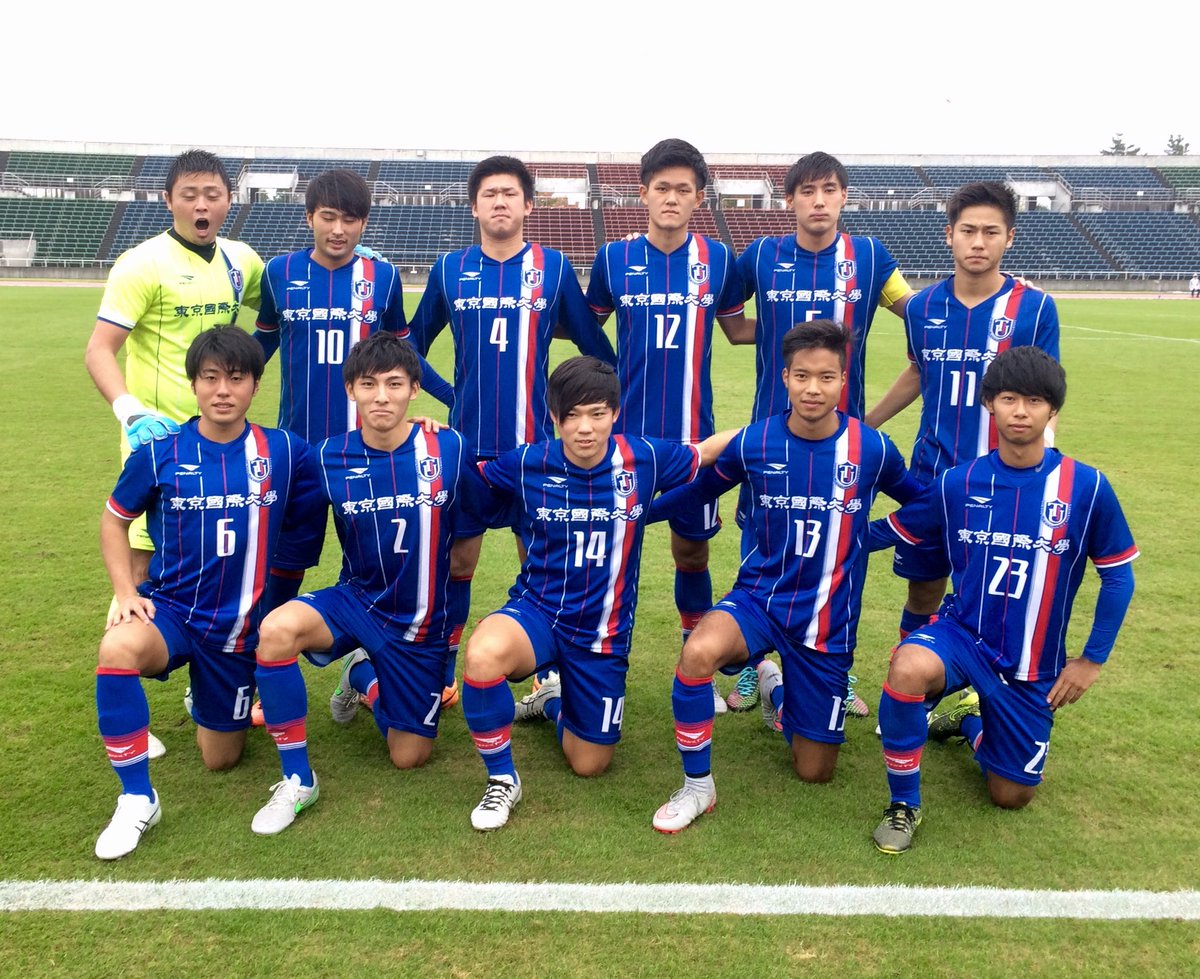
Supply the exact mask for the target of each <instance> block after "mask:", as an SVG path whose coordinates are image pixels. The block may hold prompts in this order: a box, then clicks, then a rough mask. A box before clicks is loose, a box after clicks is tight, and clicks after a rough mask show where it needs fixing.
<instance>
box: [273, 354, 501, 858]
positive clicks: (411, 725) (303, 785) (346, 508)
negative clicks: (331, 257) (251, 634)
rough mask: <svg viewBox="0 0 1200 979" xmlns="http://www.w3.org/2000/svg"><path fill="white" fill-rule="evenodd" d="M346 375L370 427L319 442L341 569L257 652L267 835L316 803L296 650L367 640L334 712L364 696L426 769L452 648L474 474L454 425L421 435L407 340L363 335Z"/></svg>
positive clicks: (285, 616)
mask: <svg viewBox="0 0 1200 979" xmlns="http://www.w3.org/2000/svg"><path fill="white" fill-rule="evenodd" d="M343 376H344V384H345V388H346V391H347V394H348V396H349V397H350V398H352V399H353V400H354V402H355V404H356V406H357V409H358V413H359V416H360V417H361V419H362V428H361V429H355V430H351V431H349V432H347V433H346V434H344V435H338V436H335V437H333V438H330V439H326V440H325V441H324V442H322V443H321V444H320V446H319V447H318V449H317V467H318V470H319V474H320V483H321V495H322V497H323V499H324V501H327V502H328V504H329V505H331V506H332V508H333V518H334V525H335V526H336V527H337V533H338V540H339V541H340V542H341V545H342V554H343V559H342V572H341V575H340V576H339V578H338V583H337V584H336V585H335V586H333V587H332V588H325V589H322V590H321V591H317V592H313V593H310V594H306V595H302V596H300V598H298V599H296V600H294V601H290V602H287V603H286V604H284V605H282V606H280V607H279V608H278V609H276V610H275V611H274V612H272V613H271V614H270V615H269V616H267V618H266V619H265V620H264V621H263V627H262V641H261V642H260V644H259V648H258V671H257V673H256V676H257V678H258V684H259V689H260V690H261V692H262V703H263V713H264V715H265V717H266V722H267V730H268V731H269V732H270V734H271V736H272V737H273V738H274V740H275V744H276V746H277V747H278V748H279V755H280V762H281V765H282V768H283V779H282V781H280V782H278V783H277V784H276V785H275V786H274V787H273V789H274V795H273V796H272V798H271V801H270V802H268V803H267V805H266V806H265V807H263V809H261V810H260V811H259V813H258V814H257V815H256V816H255V817H254V821H253V823H252V824H251V825H252V829H253V830H254V831H255V832H256V833H261V834H268V835H269V834H273V833H279V832H281V831H282V830H284V829H286V828H287V827H288V826H289V825H290V824H291V823H292V821H293V820H294V819H295V817H296V815H297V814H298V813H299V812H300V811H301V810H303V809H304V808H306V807H307V806H309V805H311V804H312V803H313V802H315V801H316V798H317V781H316V775H315V774H314V773H313V771H312V768H311V767H310V765H309V761H308V749H307V737H306V719H307V712H308V710H307V695H306V692H305V683H304V678H303V676H302V675H301V672H300V667H299V664H298V662H297V657H298V656H299V655H300V653H305V654H306V655H308V657H309V659H310V660H312V661H313V662H314V663H316V664H317V665H318V666H325V665H327V664H329V663H330V662H333V661H334V660H336V659H338V658H339V657H341V656H343V655H344V654H346V653H348V652H350V651H351V650H355V649H357V648H358V647H360V646H361V647H362V648H363V649H364V650H365V651H366V654H365V655H364V654H363V653H362V652H359V653H356V654H353V655H351V656H349V657H348V658H347V660H346V663H345V666H344V667H343V670H342V680H341V683H340V684H339V687H338V691H337V693H335V695H334V699H333V700H332V701H331V707H332V708H333V711H334V720H335V721H338V722H340V723H349V721H351V720H352V719H353V718H354V715H355V713H356V712H357V710H358V704H359V698H360V696H361V697H362V698H363V699H365V701H366V702H367V704H368V705H369V706H370V707H371V709H372V711H373V713H374V717H375V722H376V724H377V725H378V726H379V730H380V732H381V733H382V734H383V736H384V738H385V739H386V740H387V744H388V751H389V754H390V755H391V759H392V763H393V764H394V765H395V766H396V767H397V768H414V767H418V766H420V765H423V764H424V763H425V761H426V760H427V759H428V758H429V755H430V753H431V751H432V749H433V739H434V738H435V737H436V736H437V729H438V718H439V714H440V711H441V706H442V685H443V677H444V673H445V668H446V660H447V658H448V656H449V648H448V646H449V633H450V626H449V623H448V620H447V588H448V585H449V569H450V542H451V540H452V539H453V538H454V536H455V534H456V533H457V531H458V526H459V522H460V521H461V520H462V517H463V514H464V511H465V508H467V507H469V506H470V505H471V500H472V499H473V496H472V493H471V487H472V485H474V484H476V483H478V482H479V477H478V476H477V475H476V474H475V472H474V469H473V467H472V465H471V460H470V459H469V458H468V456H467V454H466V451H465V447H464V443H463V439H462V437H461V436H460V435H459V434H458V433H457V432H454V431H452V430H450V429H444V430H441V431H439V432H437V433H433V432H429V431H425V430H423V429H422V428H421V426H419V425H417V424H416V423H414V422H413V421H412V420H410V419H409V418H408V417H407V412H408V407H409V405H410V404H411V402H412V400H413V399H414V398H415V397H416V396H417V394H418V392H419V391H420V380H421V368H420V362H419V361H418V359H417V355H416V353H415V352H414V351H413V349H412V347H411V346H410V345H409V344H408V342H407V341H406V340H403V339H401V338H400V337H398V336H396V335H395V334H393V333H387V332H382V333H377V334H375V335H374V336H372V337H370V338H368V339H366V340H364V341H363V342H362V343H360V344H358V345H356V346H355V348H354V349H353V350H352V351H351V352H350V356H349V357H347V358H346V364H345V368H344V371H343ZM473 519H475V518H473ZM368 655H369V657H370V658H369V659H368V658H367V656H368Z"/></svg>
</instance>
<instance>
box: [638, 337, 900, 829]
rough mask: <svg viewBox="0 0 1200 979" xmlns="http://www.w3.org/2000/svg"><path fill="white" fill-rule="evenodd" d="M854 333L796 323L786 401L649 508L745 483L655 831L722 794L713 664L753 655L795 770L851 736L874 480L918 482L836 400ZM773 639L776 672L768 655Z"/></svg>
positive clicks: (823, 759)
mask: <svg viewBox="0 0 1200 979" xmlns="http://www.w3.org/2000/svg"><path fill="white" fill-rule="evenodd" d="M848 340H849V330H848V329H847V328H845V327H843V326H842V325H841V324H838V323H834V322H832V321H830V320H815V321H813V322H812V323H807V324H801V325H799V326H796V327H793V328H792V329H791V330H790V331H788V333H787V334H786V335H785V336H784V339H783V350H782V355H783V362H784V363H785V364H786V365H787V367H786V369H785V371H784V373H783V385H784V390H785V391H786V392H787V395H788V399H789V409H788V411H787V412H786V413H782V412H781V413H780V414H778V415H774V416H772V417H770V418H765V419H763V420H762V421H759V422H755V423H754V424H751V425H749V426H748V427H746V428H744V429H742V431H740V432H739V433H738V434H737V435H736V436H735V437H734V439H733V441H732V442H731V443H730V444H729V446H728V447H727V448H726V449H725V451H724V452H723V453H722V454H721V456H720V458H718V459H717V461H716V463H715V465H714V466H713V468H712V469H711V470H709V471H707V472H705V473H704V474H703V476H702V477H701V478H700V479H699V480H697V481H696V483H694V484H693V485H692V486H689V487H687V488H685V489H683V490H676V491H675V492H673V493H668V494H667V495H666V496H664V497H663V498H662V499H661V500H659V501H656V502H655V505H654V508H653V513H652V517H651V519H654V518H656V517H657V516H658V515H659V513H660V512H662V513H669V512H670V511H671V510H673V509H675V508H676V507H678V506H680V505H681V504H682V503H683V500H684V499H685V498H687V497H699V498H704V497H710V496H713V495H715V494H717V493H723V492H725V491H727V490H730V489H732V488H734V487H735V486H739V485H741V486H743V487H745V488H746V489H747V490H748V492H747V493H746V498H747V504H746V505H747V510H746V525H745V534H746V539H747V540H746V556H745V558H744V559H743V561H742V563H741V566H740V568H739V569H738V577H737V582H736V583H735V585H734V587H733V590H732V591H731V592H730V593H729V594H728V595H726V596H725V597H724V598H723V599H722V600H721V601H719V602H717V604H716V606H715V607H714V608H713V609H712V611H710V612H709V613H708V614H707V615H705V616H704V618H703V619H701V621H700V624H699V625H698V626H697V627H696V629H695V631H694V632H693V633H692V635H691V637H690V638H689V639H688V641H687V643H686V644H685V645H684V647H683V652H682V654H681V655H680V658H679V665H678V667H677V668H676V674H675V685H674V688H673V692H672V698H671V700H672V706H673V709H674V713H675V740H676V744H677V746H678V748H679V751H680V755H681V757H682V759H683V769H684V776H685V777H684V785H683V787H682V788H681V789H679V790H678V791H677V792H675V793H674V794H673V795H672V796H671V798H670V799H669V800H668V801H667V802H666V803H665V804H664V805H663V806H662V807H660V808H659V810H658V812H656V813H655V815H654V820H653V825H654V828H655V829H657V830H659V831H660V832H663V833H677V832H679V831H680V830H682V829H683V828H685V827H686V826H688V825H689V824H690V823H691V822H692V821H693V820H694V819H695V818H696V817H697V816H699V815H701V814H702V813H705V812H709V811H710V810H711V809H712V808H713V806H714V805H715V804H716V787H715V784H714V782H713V778H712V774H711V770H710V756H711V742H712V733H713V709H712V703H711V699H710V698H708V697H707V696H706V694H707V688H708V686H709V684H711V682H712V677H713V674H714V672H715V671H716V670H718V669H723V670H729V669H732V670H737V669H741V668H742V667H743V664H748V665H749V667H750V668H754V667H757V668H758V675H759V678H760V681H761V687H762V690H761V693H762V698H763V712H764V717H766V718H767V719H768V720H769V721H770V723H771V725H772V727H775V728H776V729H778V730H780V731H782V733H783V735H784V737H785V739H786V740H787V742H788V745H789V747H790V748H791V751H792V759H793V764H794V767H795V770H796V773H797V774H798V775H799V776H800V777H801V778H802V779H804V780H805V781H808V782H825V781H828V780H829V779H830V778H831V777H832V776H833V770H834V766H835V765H836V763H837V756H838V750H839V746H840V744H841V742H842V741H844V740H845V735H844V733H843V730H842V729H843V724H844V722H845V716H846V688H847V677H848V675H849V672H850V667H851V664H852V662H853V658H854V649H855V646H856V643H857V638H856V632H857V627H858V617H859V610H860V607H861V602H862V589H863V582H864V579H865V576H866V565H867V549H866V540H867V530H868V521H869V514H870V510H871V503H872V502H873V501H874V499H875V495H876V493H878V492H879V491H880V490H883V491H884V492H886V493H887V494H888V495H889V496H892V497H893V498H894V499H896V500H899V501H900V502H904V501H907V500H908V499H910V498H911V497H912V496H913V495H914V494H915V493H916V492H917V490H918V488H919V486H918V484H917V482H916V481H915V480H913V479H912V478H911V477H910V476H909V475H908V473H907V471H906V470H905V468H904V459H903V458H902V457H901V455H900V453H899V452H898V451H897V450H896V447H895V446H894V445H892V443H891V441H890V440H889V439H888V437H887V436H886V435H883V434H881V433H879V432H876V431H874V430H872V429H870V428H868V427H867V426H865V425H864V424H863V423H862V422H860V421H858V420H857V419H855V418H851V417H849V416H847V415H845V414H843V413H841V412H839V411H837V410H836V409H837V404H838V402H839V400H840V396H841V392H842V389H843V387H844V385H845V383H846V344H847V342H848ZM772 649H778V650H779V652H780V657H781V659H782V661H783V672H782V677H781V675H780V672H779V668H778V667H776V666H775V664H774V663H771V662H770V661H768V660H766V659H765V658H764V657H765V655H766V654H767V653H768V652H770V651H771V650H772ZM781 680H783V681H786V685H785V684H784V683H782V682H781ZM785 695H786V696H785Z"/></svg>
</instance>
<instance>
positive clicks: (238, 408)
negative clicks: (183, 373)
mask: <svg viewBox="0 0 1200 979" xmlns="http://www.w3.org/2000/svg"><path fill="white" fill-rule="evenodd" d="M192 390H193V391H194V392H195V393H196V404H197V406H198V407H199V409H200V417H201V418H203V419H204V421H206V422H208V423H209V424H210V425H215V426H218V427H229V426H235V425H236V426H237V427H239V428H240V427H241V424H242V422H243V421H244V420H245V418H246V412H247V411H249V410H250V402H251V401H252V400H253V399H254V395H255V394H257V393H258V381H256V380H255V379H254V377H253V375H251V374H247V373H245V372H243V371H231V370H228V369H226V367H225V366H224V365H223V364H218V363H215V362H214V361H211V360H210V361H205V362H204V363H203V364H202V365H201V366H200V372H199V373H198V374H197V375H196V379H195V380H194V381H192Z"/></svg>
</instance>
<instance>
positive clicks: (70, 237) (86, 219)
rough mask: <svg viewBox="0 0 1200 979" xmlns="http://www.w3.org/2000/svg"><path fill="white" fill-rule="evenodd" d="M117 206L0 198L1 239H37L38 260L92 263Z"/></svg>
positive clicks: (82, 201)
mask: <svg viewBox="0 0 1200 979" xmlns="http://www.w3.org/2000/svg"><path fill="white" fill-rule="evenodd" d="M159 206H160V209H161V205H159ZM116 207H117V205H116V204H114V203H112V202H111V201H99V200H35V199H31V198H24V197H0V238H29V237H30V236H32V237H34V238H35V239H37V255H36V258H37V260H38V261H72V262H92V261H95V260H96V252H97V251H98V250H99V248H100V243H101V242H102V241H103V240H104V232H105V231H106V230H107V229H108V224H109V222H110V221H111V220H112V216H113V211H115V210H116ZM164 213H165V212H164Z"/></svg>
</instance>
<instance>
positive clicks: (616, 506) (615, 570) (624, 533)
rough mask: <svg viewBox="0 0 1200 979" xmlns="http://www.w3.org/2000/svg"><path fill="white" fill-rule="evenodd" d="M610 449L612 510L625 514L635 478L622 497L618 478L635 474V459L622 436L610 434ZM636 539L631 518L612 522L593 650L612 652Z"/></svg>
mask: <svg viewBox="0 0 1200 979" xmlns="http://www.w3.org/2000/svg"><path fill="white" fill-rule="evenodd" d="M613 443H614V445H613V451H612V455H611V456H609V459H608V461H609V465H610V467H611V470H612V476H613V489H612V509H613V511H614V512H615V511H624V512H625V513H626V514H627V515H628V514H629V513H631V512H632V510H633V508H634V507H636V506H638V505H639V492H638V485H637V481H636V477H635V480H634V483H633V488H632V490H631V492H630V493H629V494H628V495H627V496H624V495H622V494H620V493H618V492H617V488H616V487H617V479H618V477H619V476H620V475H621V473H622V472H628V473H631V474H633V473H636V472H637V460H636V459H635V458H634V455H633V450H632V449H631V448H630V447H629V442H628V441H626V439H625V436H623V435H614V436H613ZM636 541H637V528H636V522H635V521H634V520H633V519H632V518H631V517H626V518H624V519H621V518H619V519H616V520H613V521H612V540H611V541H610V542H609V549H608V587H607V588H605V590H604V604H603V607H602V609H601V612H600V619H599V621H598V622H597V624H596V639H595V641H594V642H593V643H592V646H591V650H592V652H593V653H611V652H612V651H613V647H612V636H613V634H614V633H616V632H618V631H619V630H620V627H621V612H622V611H623V606H624V603H625V585H626V583H627V581H628V574H629V570H630V568H629V564H630V554H631V552H632V551H633V547H634V544H635V542H636Z"/></svg>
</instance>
